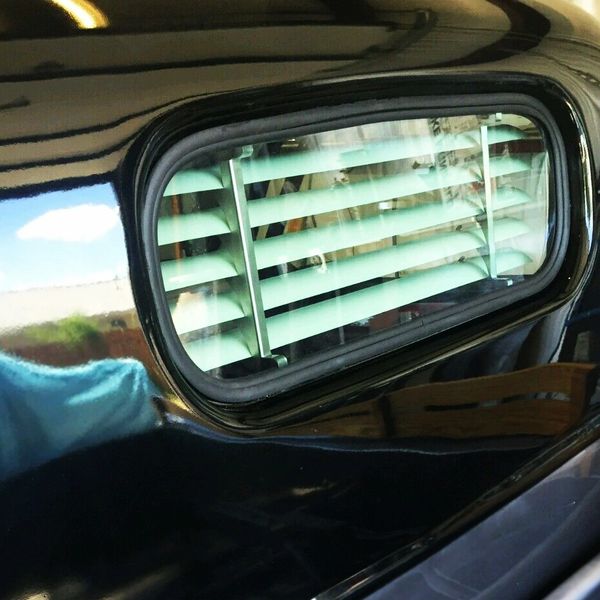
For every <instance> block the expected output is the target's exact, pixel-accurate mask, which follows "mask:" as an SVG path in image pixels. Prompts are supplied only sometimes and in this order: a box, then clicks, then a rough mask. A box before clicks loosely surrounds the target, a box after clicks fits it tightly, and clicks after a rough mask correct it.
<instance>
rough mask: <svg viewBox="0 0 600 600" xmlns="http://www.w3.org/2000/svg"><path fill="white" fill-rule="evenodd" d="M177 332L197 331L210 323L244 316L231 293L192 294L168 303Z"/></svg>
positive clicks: (223, 321) (224, 321) (214, 323)
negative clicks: (206, 295)
mask: <svg viewBox="0 0 600 600" xmlns="http://www.w3.org/2000/svg"><path fill="white" fill-rule="evenodd" d="M169 309H170V310H171V314H172V315H173V324H174V325H175V331H177V333H179V334H182V333H188V332H190V331H197V330H198V329H203V328H205V327H210V326H211V325H218V324H220V323H227V322H229V321H233V320H235V319H240V318H241V317H243V316H244V311H243V310H242V307H241V306H240V303H239V302H238V300H237V299H236V297H235V296H234V295H233V294H219V295H215V296H209V297H207V298H203V297H202V296H201V295H200V294H193V295H192V297H191V298H186V300H185V301H184V302H181V301H180V302H172V303H170V305H169Z"/></svg>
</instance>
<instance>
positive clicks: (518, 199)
mask: <svg viewBox="0 0 600 600" xmlns="http://www.w3.org/2000/svg"><path fill="white" fill-rule="evenodd" d="M476 202H479V199H478V198H473V201H468V200H454V201H453V203H452V204H451V205H450V204H447V205H442V204H440V203H438V202H436V203H431V204H423V205H421V206H416V207H412V208H405V209H401V210H397V211H393V210H390V211H387V212H386V213H384V214H382V215H380V216H376V217H369V218H366V219H362V220H360V221H350V222H347V223H342V224H339V225H333V226H330V227H325V228H321V229H307V230H304V231H300V232H298V233H292V234H286V235H280V236H277V237H272V238H267V239H264V240H258V241H257V242H255V244H254V247H255V252H256V260H257V264H258V268H259V269H263V268H265V267H269V266H274V265H277V264H283V263H285V262H289V261H293V260H299V259H301V258H307V257H309V256H314V255H318V254H320V253H326V252H334V251H336V250H341V249H342V248H349V247H351V246H357V245H360V244H368V243H371V242H376V241H378V240H382V239H385V238H387V237H391V236H394V235H405V234H408V233H414V232H417V231H419V230H421V229H426V228H429V227H435V226H438V225H444V224H446V223H451V222H452V221H458V220H461V219H465V218H469V217H476V216H478V215H480V214H482V213H483V209H482V208H481V207H480V206H478V205H477V204H476ZM527 202H531V199H530V198H529V196H527V195H526V194H525V192H523V191H521V190H518V189H516V188H500V189H498V190H497V192H496V194H495V196H494V206H495V209H496V210H503V209H506V208H510V207H513V206H518V205H520V204H525V203H527ZM161 271H162V277H163V282H164V285H165V291H167V292H170V291H173V290H177V289H182V288H185V287H190V286H193V285H200V284H202V283H206V282H208V281H217V280H219V279H225V278H227V277H232V276H234V275H237V271H236V270H235V267H234V266H233V263H232V262H231V259H230V257H229V256H228V255H227V254H226V253H225V252H223V251H214V252H210V253H207V254H202V255H200V256H193V257H188V258H182V259H179V260H168V261H163V262H162V263H161Z"/></svg>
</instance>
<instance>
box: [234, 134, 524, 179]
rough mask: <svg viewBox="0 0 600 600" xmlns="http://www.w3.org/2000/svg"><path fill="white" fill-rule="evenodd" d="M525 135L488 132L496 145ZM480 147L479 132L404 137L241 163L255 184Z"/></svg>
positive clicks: (246, 176) (247, 176) (489, 139)
mask: <svg viewBox="0 0 600 600" xmlns="http://www.w3.org/2000/svg"><path fill="white" fill-rule="evenodd" d="M524 137H525V134H524V133H523V132H522V131H521V130H520V129H517V128H516V127H510V126H498V127H492V128H490V131H489V136H488V143H489V144H490V145H491V144H497V143H500V142H509V141H513V140H520V139H523V138H524ZM478 146H479V131H470V132H466V133H461V134H454V135H453V134H443V135H439V136H437V137H425V136H405V137H403V138H402V139H398V140H390V141H386V142H378V143H365V144H364V145H361V146H355V147H352V146H350V147H344V148H331V149H327V148H317V149H315V150H312V151H305V152H296V153H294V154H290V155H287V156H285V155H284V156H276V157H265V158H249V159H245V160H243V161H242V169H243V174H244V181H245V182H247V183H256V182H258V181H266V180H268V179H282V178H285V177H295V176H297V175H306V174H307V173H323V172H326V171H336V170H342V169H349V168H352V167H360V166H363V165H365V166H366V165H372V164H375V163H385V162H390V161H393V160H402V159H405V158H412V157H416V156H423V155H426V154H438V153H440V152H450V151H452V150H463V149H467V148H476V147H478Z"/></svg>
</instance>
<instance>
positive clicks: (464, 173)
mask: <svg viewBox="0 0 600 600" xmlns="http://www.w3.org/2000/svg"><path fill="white" fill-rule="evenodd" d="M528 169H529V166H528V164H527V163H526V162H525V161H523V160H519V159H513V158H496V159H493V160H492V161H490V170H491V176H492V177H498V176H500V175H508V174H512V173H519V172H521V171H526V170H528ZM480 179H481V178H480V175H479V173H478V172H476V171H473V170H471V169H468V168H465V167H449V168H447V169H443V170H437V171H434V170H431V171H430V172H429V173H426V174H422V175H420V174H417V173H402V174H399V175H392V176H389V177H380V178H378V179H368V180H366V181H361V182H358V183H352V184H347V185H339V186H336V187H332V188H325V189H318V190H309V191H306V192H295V193H292V194H284V195H283V196H275V197H272V198H263V199H262V200H253V201H251V202H250V203H249V204H248V211H249V212H250V224H251V225H252V227H258V226H260V225H266V224H268V223H274V222H276V221H288V220H290V219H297V218H299V217H307V216H309V215H318V214H322V213H326V212H331V211H334V210H343V209H346V208H351V207H354V206H363V205H365V204H373V203H374V202H383V201H386V200H393V199H394V198H405V197H407V196H414V195H416V194H422V193H425V192H432V191H434V190H439V189H442V188H447V187H450V186H455V185H461V184H467V183H474V182H475V181H480Z"/></svg>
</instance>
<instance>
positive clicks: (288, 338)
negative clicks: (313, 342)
mask: <svg viewBox="0 0 600 600" xmlns="http://www.w3.org/2000/svg"><path fill="white" fill-rule="evenodd" d="M496 260H497V268H498V273H503V272H506V271H510V270H513V269H515V268H518V267H522V266H524V265H525V264H527V263H528V262H529V261H530V259H529V257H528V256H527V255H526V254H524V253H523V252H518V251H516V250H508V251H506V252H499V253H498V254H497V257H496ZM488 276H489V274H488V269H487V266H486V263H485V261H484V259H482V258H473V259H469V260H466V261H464V262H460V263H454V264H450V265H444V266H441V267H435V268H433V269H429V270H427V271H420V272H418V273H414V274H412V275H408V276H407V277H403V278H400V279H395V280H392V281H388V282H385V283H382V284H379V285H375V286H373V287H370V288H367V289H364V290H359V291H356V292H351V293H349V294H345V295H343V296H339V297H337V298H333V299H331V300H324V301H322V302H318V303H316V304H311V305H309V306H305V307H302V308H298V309H296V310H292V311H290V312H287V313H283V314H280V315H276V316H274V317H270V318H268V319H267V329H268V332H269V341H270V343H271V347H272V348H280V347H281V346H285V345H287V344H291V343H293V342H297V341H298V340H302V339H305V338H307V337H311V336H314V335H318V334H320V333H324V332H326V331H330V330H331V329H335V328H337V327H341V326H343V325H347V324H349V323H354V322H356V321H360V320H362V319H367V318H369V317H372V316H374V315H377V314H380V313H383V312H386V311H388V310H392V309H395V308H397V307H399V306H406V305H407V304H411V303H413V302H417V301H419V300H424V299H426V298H429V297H431V296H434V295H436V294H441V293H443V292H447V291H449V290H454V289H456V288H459V287H461V286H463V285H467V284H469V283H474V282H475V281H480V280H482V279H486V278H487V277H488Z"/></svg>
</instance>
